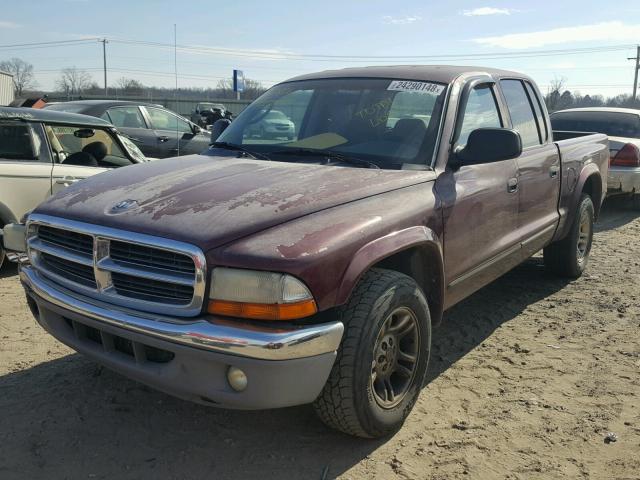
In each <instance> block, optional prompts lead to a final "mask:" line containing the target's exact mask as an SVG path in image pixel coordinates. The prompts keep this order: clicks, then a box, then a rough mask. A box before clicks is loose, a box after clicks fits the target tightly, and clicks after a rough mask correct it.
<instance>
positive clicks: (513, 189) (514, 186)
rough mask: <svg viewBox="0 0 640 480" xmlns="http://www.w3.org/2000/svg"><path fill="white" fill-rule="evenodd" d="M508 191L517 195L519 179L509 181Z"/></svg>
mask: <svg viewBox="0 0 640 480" xmlns="http://www.w3.org/2000/svg"><path fill="white" fill-rule="evenodd" d="M507 191H508V192H509V193H515V192H517V191H518V179H517V178H515V177H514V178H510V179H509V181H508V182H507Z"/></svg>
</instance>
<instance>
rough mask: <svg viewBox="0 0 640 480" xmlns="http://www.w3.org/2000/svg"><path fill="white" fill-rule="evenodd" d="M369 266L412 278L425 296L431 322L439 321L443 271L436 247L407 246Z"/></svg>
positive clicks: (441, 306) (442, 292)
mask: <svg viewBox="0 0 640 480" xmlns="http://www.w3.org/2000/svg"><path fill="white" fill-rule="evenodd" d="M371 268H386V269H387V270H394V271H396V272H400V273H404V274H405V275H408V276H409V277H411V278H413V279H414V280H415V282H416V283H417V284H418V285H419V286H420V288H422V291H423V292H424V294H425V296H426V297H427V301H428V302H429V313H430V314H431V322H432V323H433V324H434V325H437V324H439V323H440V321H441V320H442V309H443V308H444V279H443V274H444V273H443V268H442V257H441V255H440V251H439V249H438V247H436V246H435V245H433V246H417V247H412V248H408V249H406V250H402V251H401V252H398V253H395V254H393V255H391V256H389V257H386V258H384V259H382V260H380V261H379V262H378V263H376V264H374V265H372V266H371Z"/></svg>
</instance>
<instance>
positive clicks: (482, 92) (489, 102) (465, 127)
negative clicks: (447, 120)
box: [456, 85, 502, 145]
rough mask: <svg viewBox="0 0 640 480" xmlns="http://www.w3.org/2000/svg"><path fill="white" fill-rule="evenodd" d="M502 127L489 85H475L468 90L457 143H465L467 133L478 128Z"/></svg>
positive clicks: (467, 136)
mask: <svg viewBox="0 0 640 480" xmlns="http://www.w3.org/2000/svg"><path fill="white" fill-rule="evenodd" d="M491 127H496V128H500V127H502V122H501V121H500V114H499V112H498V105H497V104H496V99H495V97H494V95H493V91H492V90H491V87H490V86H489V85H481V86H478V87H475V88H474V89H473V90H471V92H469V98H468V99H467V105H466V106H465V110H464V117H463V119H462V126H461V127H460V134H459V135H458V141H457V142H456V143H457V145H466V143H467V139H468V138H469V134H470V133H471V132H472V131H473V130H476V129H478V128H491Z"/></svg>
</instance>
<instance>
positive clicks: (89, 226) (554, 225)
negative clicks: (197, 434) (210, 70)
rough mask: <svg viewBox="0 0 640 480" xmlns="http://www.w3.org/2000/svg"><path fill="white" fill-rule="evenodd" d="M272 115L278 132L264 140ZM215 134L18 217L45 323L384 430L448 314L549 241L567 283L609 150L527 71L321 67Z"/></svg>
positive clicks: (113, 356) (589, 227)
mask: <svg viewBox="0 0 640 480" xmlns="http://www.w3.org/2000/svg"><path fill="white" fill-rule="evenodd" d="M272 111H278V112H282V113H283V114H284V115H285V116H286V117H287V118H288V119H289V120H288V122H287V125H286V126H285V127H286V128H285V127H283V135H282V136H281V137H279V136H278V135H277V128H278V125H277V124H274V125H273V129H275V130H273V131H269V132H268V136H266V137H263V136H261V135H260V133H259V132H260V129H259V128H256V125H259V124H260V123H261V122H262V120H263V119H264V118H266V117H267V115H269V112H272ZM291 123H292V124H293V125H294V138H293V139H291V138H290V136H291ZM222 127H224V125H222ZM222 127H220V126H218V128H217V131H222V133H221V135H220V137H219V138H218V139H217V141H216V142H215V143H213V144H212V146H211V147H210V148H209V150H207V151H206V152H203V153H202V154H200V155H192V156H186V157H181V158H180V159H168V160H159V161H155V162H149V163H145V164H140V165H135V166H131V167H126V168H121V169H117V170H115V171H113V172H109V173H105V174H100V175H97V176H95V177H92V178H90V179H87V180H85V181H82V182H79V183H77V184H75V185H73V186H71V187H69V188H68V189H66V190H64V191H62V192H60V193H58V194H56V195H55V196H53V197H52V198H51V199H49V200H47V201H46V202H44V203H43V204H41V205H40V206H39V207H37V208H36V209H35V210H34V211H33V212H32V213H31V214H30V215H29V216H28V218H27V221H26V226H25V227H24V228H25V232H26V255H22V256H20V255H18V257H20V258H21V259H22V260H23V264H22V265H21V268H20V279H21V281H22V283H23V285H24V288H25V290H26V293H27V298H28V303H29V306H30V308H31V310H32V312H33V314H34V315H35V317H36V319H37V321H38V322H39V323H40V324H41V325H42V326H43V327H44V328H45V329H46V330H47V331H48V332H50V333H51V334H52V335H53V336H55V337H56V338H58V339H59V340H60V341H62V342H64V343H66V344H67V345H69V346H71V347H72V348H74V349H75V350H77V351H79V352H81V353H83V354H85V355H87V356H89V357H91V358H93V359H95V360H96V361H97V362H100V363H102V364H104V365H106V366H108V367H110V368H112V369H113V370H116V371H118V372H121V373H122V374H124V375H126V376H129V377H131V378H134V379H136V380H138V381H140V382H143V383H146V384H148V385H151V386H153V387H155V388H158V389H160V390H163V391H165V392H168V393H171V394H173V395H176V396H178V397H181V398H185V399H189V400H192V401H196V402H200V403H204V404H207V405H213V406H222V407H230V408H243V409H261V408H275V407H285V406H290V405H298V404H305V403H313V405H314V407H315V410H316V411H317V413H318V415H319V416H320V418H321V419H322V420H323V421H324V422H325V423H326V424H328V425H330V426H331V427H334V428H337V429H339V430H342V431H343V432H346V433H349V434H352V435H357V436H362V437H377V436H382V435H385V434H388V433H390V432H392V431H394V430H396V429H397V428H399V427H400V426H401V425H402V423H403V421H404V420H405V418H406V417H407V415H408V414H409V412H410V411H411V409H412V407H413V405H414V403H415V401H416V398H417V396H418V394H419V393H420V390H421V388H422V386H423V382H424V381H425V374H426V372H427V364H428V361H429V352H430V342H431V328H432V326H434V325H437V324H438V323H440V321H441V319H442V314H443V311H445V310H446V309H448V308H449V307H451V306H452V305H454V304H455V303H456V302H459V301H460V300H462V299H463V298H465V297H467V296H468V295H470V294H471V293H473V292H474V291H476V290H478V289H479V288H481V287H482V286H484V285H486V284H487V283H489V282H491V281H492V280H494V279H496V278H497V277H498V276H500V275H502V274H503V273H505V272H506V271H508V270H509V269H511V268H513V267H514V266H516V265H518V264H519V263H521V262H522V261H524V260H525V259H527V258H528V257H530V256H531V255H533V254H534V253H536V252H538V251H540V250H541V249H544V262H545V265H546V266H547V267H548V268H549V270H550V271H552V272H554V273H556V274H559V275H563V276H567V277H573V278H576V277H579V276H580V275H581V273H582V271H583V270H584V268H585V266H586V264H587V260H588V257H589V252H590V248H591V241H592V233H593V221H594V219H595V218H597V216H598V212H599V210H600V206H601V204H602V200H603V198H604V196H605V193H606V192H605V191H606V181H603V179H606V178H607V162H608V159H609V151H608V140H607V137H606V136H605V135H601V134H593V135H587V136H580V137H577V138H564V139H563V140H561V141H554V139H553V132H552V131H551V129H550V123H549V118H548V115H547V111H546V109H545V106H544V103H543V101H542V96H541V95H540V92H539V90H538V89H537V87H536V85H535V84H534V82H533V81H532V80H531V79H530V78H528V77H527V76H524V75H522V74H519V73H514V72H508V71H500V70H493V69H486V68H479V67H453V66H394V67H369V68H356V69H346V70H337V71H327V72H322V73H317V74H312V75H306V76H302V77H298V78H294V79H292V80H288V81H286V82H283V83H280V84H278V85H276V86H274V87H273V88H271V89H270V90H269V91H268V92H266V93H265V94H264V95H263V96H261V97H260V98H259V99H258V100H256V101H255V102H254V103H253V104H251V105H250V106H249V107H248V108H247V109H246V110H245V111H244V112H242V114H241V115H240V116H239V117H238V118H237V119H236V120H235V121H233V123H231V124H230V125H228V127H227V128H226V129H225V128H222ZM256 132H258V133H256ZM274 132H275V133H274ZM265 135H266V134H265ZM565 137H570V135H567V134H565ZM12 228H13V227H12ZM12 228H9V229H8V230H7V232H9V233H8V234H6V235H5V238H7V235H9V236H11V235H10V233H11V232H13V231H14V230H13V229H12ZM14 243H15V242H14Z"/></svg>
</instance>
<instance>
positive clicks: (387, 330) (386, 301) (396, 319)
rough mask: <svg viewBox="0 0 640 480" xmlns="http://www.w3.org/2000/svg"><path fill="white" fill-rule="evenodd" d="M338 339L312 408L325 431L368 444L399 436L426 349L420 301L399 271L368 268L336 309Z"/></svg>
mask: <svg viewBox="0 0 640 480" xmlns="http://www.w3.org/2000/svg"><path fill="white" fill-rule="evenodd" d="M339 318H340V319H341V320H342V321H343V322H344V324H345V333H344V336H343V340H342V344H341V346H340V349H339V350H338V356H337V358H336V362H335V364H334V366H333V369H332V371H331V374H330V375H329V379H328V380H327V383H326V384H325V387H324V389H323V391H322V393H321V394H320V396H319V397H318V398H317V399H316V401H315V402H314V409H315V411H316V413H317V414H318V416H319V417H320V419H321V420H322V421H323V422H324V423H325V424H326V425H328V426H329V427H331V428H335V429H337V430H340V431H342V432H344V433H347V434H349V435H354V436H358V437H365V438H374V437H381V436H384V435H388V434H390V433H392V432H395V431H396V430H398V429H399V428H400V427H401V426H402V424H403V423H404V421H405V419H406V418H407V416H408V415H409V413H410V412H411V410H412V408H413V406H414V404H415V402H416V400H417V398H418V395H419V394H420V391H421V389H422V385H423V384H424V380H425V376H426V372H427V366H428V363H429V352H430V345H431V317H430V315H429V308H428V305H427V300H426V298H425V296H424V294H423V292H422V290H421V289H420V287H419V286H418V285H417V284H416V282H415V281H414V280H413V279H412V278H411V277H408V276H407V275H404V274H402V273H399V272H395V271H390V270H382V269H373V270H371V271H369V272H368V273H367V274H366V275H365V276H364V277H363V278H362V280H361V281H360V283H359V284H358V286H357V287H356V289H355V290H354V293H353V294H352V296H351V299H350V300H349V302H348V303H347V304H346V305H345V306H344V307H342V308H340V312H339Z"/></svg>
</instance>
